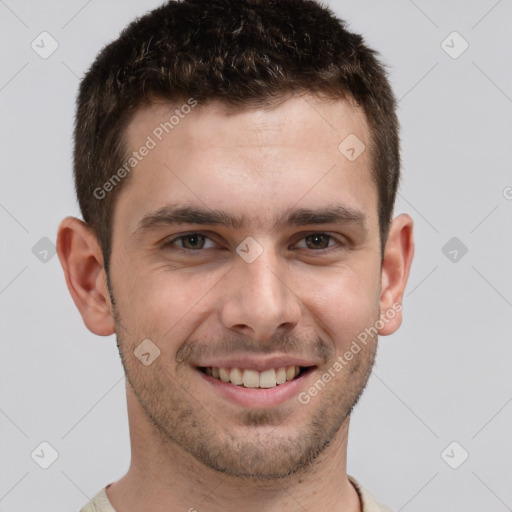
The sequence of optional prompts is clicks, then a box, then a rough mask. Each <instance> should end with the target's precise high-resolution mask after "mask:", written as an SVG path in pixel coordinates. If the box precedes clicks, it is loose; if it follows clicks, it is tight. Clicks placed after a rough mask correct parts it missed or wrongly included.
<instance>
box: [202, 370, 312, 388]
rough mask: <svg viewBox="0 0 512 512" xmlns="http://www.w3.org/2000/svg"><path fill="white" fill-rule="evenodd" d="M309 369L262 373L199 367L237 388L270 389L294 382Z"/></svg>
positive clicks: (207, 373) (209, 374)
mask: <svg viewBox="0 0 512 512" xmlns="http://www.w3.org/2000/svg"><path fill="white" fill-rule="evenodd" d="M309 368H310V367H304V366H286V367H280V368H270V369H268V370H264V371H261V372H260V371H257V370H251V369H243V368H224V367H215V366H214V367H212V366H207V367H199V370H200V371H202V372H203V373H205V374H206V375H208V376H210V377H213V378H214V379H217V380H220V381H222V382H225V383H230V384H234V385H235V386H241V387H245V388H264V389H268V388H274V387H276V386H280V385H281V384H285V383H286V382H289V381H292V380H294V379H295V378H297V377H298V376H300V375H301V374H302V373H304V372H306V371H307V370H309Z"/></svg>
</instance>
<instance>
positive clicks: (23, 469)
mask: <svg viewBox="0 0 512 512" xmlns="http://www.w3.org/2000/svg"><path fill="white" fill-rule="evenodd" d="M159 4H160V2H159V1H156V0H155V1H151V0H144V1H141V0H138V1H134V0H131V1H123V2H121V1H119V0H118V1H113V0H109V1H99V0H89V1H84V0H68V1H66V2H64V1H61V2H57V1H48V0H46V1H41V2H36V1H32V2H29V1H23V0H0V44H1V48H2V52H1V65H0V109H1V125H0V130H1V131H0V140H1V144H2V153H1V155H2V159H1V166H0V167H1V172H2V187H1V189H0V222H1V227H2V237H3V250H2V251H1V258H2V259H1V265H0V311H1V315H2V318H1V323H0V325H1V356H0V510H1V511H4V512H5V511H9V512H21V511H24V512H25V511H30V510H34V511H35V510H38V511H39V510H40V511H50V510H51V511H52V512H59V511H69V510H78V508H79V507H80V506H81V505H83V503H84V502H85V501H87V499H88V498H89V497H91V496H92V495H93V494H95V493H96V492H97V491H98V490H99V489H100V488H101V487H102V486H104V485H105V484H107V483H109V482H111V481H114V480H115V479H117V478H119V477H120V476H121V475H122V474H123V473H124V471H125V470H126V469H127V467H128V463H129V444H128V429H127V416H126V411H125V398H124V394H125V391H124V378H123V371H122V367H121V364H120V362H119V359H118V354H117V350H116V347H115V339H114V337H113V336H111V337H108V338H101V337H97V336H94V335H93V334H91V333H90V332H89V331H88V330H87V329H86V328H85V327H84V325H83V323H82V320H81V317H80V316H79V314H78V311H77V310H76V308H75V306H74V304H73V302H72V300H71V298H70V296H69V293H68V291H67V288H66V286H65V281H64V277H63V273H62V270H61V267H60V265H59V261H58V258H57V256H53V253H52V252H51V249H52V244H51V243H49V241H50V242H52V243H54V242H55V237H56V230H57V226H58V223H59V221H60V219H61V218H63V217H64V216H66V215H68V214H72V215H78V208H77V205H76V201H75V198H74V193H73V184H72V175H71V152H72V138H71V135H72V126H73V116H74V101H75V96H76V91H77V86H78V83H79V77H81V76H82V75H83V73H84V71H85V70H86V69H87V68H88V66H89V65H90V64H91V62H92V61H93V59H94V57H95V55H96V54H97V52H98V51H99V50H100V48H101V47H103V46H104V45H105V44H106V43H107V42H109V41H110V40H112V39H114V38H115V37H117V35H118V33H119V31H120V30H121V29H122V28H123V27H124V26H125V25H126V24H127V23H128V22H129V21H131V20H132V19H133V18H134V17H135V16H137V15H141V14H143V13H144V12H145V11H147V10H149V9H151V8H153V7H155V6H157V5H159ZM330 5H331V6H332V7H333V8H334V9H335V11H336V12H337V13H338V14H339V15H340V16H341V17H342V18H344V19H345V20H347V21H348V22H349V26H350V28H351V29H352V30H354V31H356V32H360V33H362V34H363V35H364V36H365V39H366V40H367V42H368V43H369V44H370V45H372V46H374V47H375V48H376V49H377V50H379V51H380V53H381V54H382V56H383V59H384V61H385V62H386V63H387V65H388V66H389V72H390V76H391V81H392V85H393V87H394V90H395V92H396V94H397V97H398V98H400V103H399V117H400V120H401V125H402V143H403V164H404V180H403V183H402V187H401V190H400V196H399V198H398V205H397V209H396V213H400V212H408V213H409V214H411V216H412V217H413V218H414V220H415V230H416V243H417V246H416V256H415V261H414V263H413V267H412V272H411V277H410V281H409V285H408V287H407V290H406V297H405V299H404V308H405V309H404V314H405V319H404V323H403V326H402V328H401V329H400V330H399V331H398V332H397V333H396V334H394V335H392V336H391V337H386V338H381V340H380V349H379V355H378V359H377V364H376V367H375V372H374V375H373V376H372V378H371V380H370V383H369V386H368V388H367V391H366V393H365V395H364V398H363V399H362V401H361V402H360V404H359V406H358V407H357V409H356V411H355V412H354V414H353V417H352V422H351V434H350V441H349V464H348V466H349V468H348V469H349V473H350V474H352V475H354V476H355V477H356V478H358V479H359V480H360V481H361V482H362V483H363V485H364V486H365V487H367V488H368V489H369V490H370V491H371V492H372V493H373V494H374V495H375V497H376V498H377V499H378V500H380V501H382V502H383V503H385V504H387V505H389V506H391V507H393V508H394V509H395V510H397V511H402V510H403V511H407V512H432V511H433V510H436V511H447V510H449V511H451V512H457V511H465V512H467V511H475V512H476V511H482V510H486V511H491V510H492V511H494V512H504V511H507V510H512V463H511V460H512V438H511V436H510V432H512V429H511V424H512V403H511V402H512V385H511V380H512V379H511V371H510V365H511V361H512V357H511V356H512V347H511V337H512V335H511V333H510V332H511V329H510V318H511V313H512V275H511V274H512V272H511V268H512V229H511V227H512V188H511V187H512V172H511V159H512V158H511V157H512V143H511V135H512V121H511V120H512V65H511V63H512V59H511V48H512V24H511V22H512V1H511V0H501V1H496V0H480V1H471V2H470V1H462V0H458V1H450V2H446V1H440V0H439V1H426V0H416V1H415V2H413V1H412V0H394V1H390V0H388V1H379V2H378V1H369V0H365V1H356V0H352V1H349V0H346V1H341V0H340V1H336V0H333V1H332V2H331V3H330ZM43 31H47V32H49V33H50V34H51V36H52V37H53V38H54V39H55V40H56V41H57V42H58V45H59V47H58V49H57V50H56V51H55V52H54V53H53V54H52V55H51V56H50V57H48V58H47V59H43V58H41V57H40V56H39V55H38V54H37V53H36V52H35V51H34V50H33V49H32V48H31V42H32V41H33V40H36V42H37V41H40V39H37V37H38V36H39V34H40V33H41V32H43ZM453 31H457V32H458V33H459V34H460V36H461V37H462V38H464V40H465V41H467V43H468V44H469V48H468V49H467V50H466V51H465V52H464V53H462V54H461V55H460V56H458V58H453V56H454V55H458V53H460V51H461V50H462V49H463V48H464V41H463V39H461V38H460V37H459V36H457V35H455V36H450V37H449V38H448V39H446V38H447V36H449V34H451V33H452V32H453ZM444 40H446V42H445V43H444V44H443V43H442V42H443V41H444ZM40 44H41V43H40ZM49 47H50V46H49V40H47V43H46V44H45V48H46V49H48V48H49ZM445 50H447V51H448V52H449V53H451V54H452V56H450V55H449V54H448V53H447V51H445ZM507 187H509V188H507ZM44 237H47V238H48V239H49V241H48V240H43V241H40V240H41V239H42V238H44ZM452 237H457V239H458V240H455V241H454V242H452V244H454V245H453V246H452V245H449V246H448V247H447V248H445V249H444V252H443V249H442V248H443V247H444V246H445V244H446V243H447V242H448V241H449V240H450V239H451V238H452ZM36 244H39V245H36ZM45 244H46V245H45ZM461 244H464V245H465V246H466V247H467V249H468V251H467V253H466V254H465V255H462V253H463V251H462V245H461ZM34 246H35V249H34V250H33V247H34ZM45 250H49V252H47V253H45V252H44V251H45ZM453 251H456V252H453ZM445 253H446V255H445ZM41 259H42V260H43V261H41ZM453 259H455V261H452V260H453ZM45 260H46V261H45ZM506 432H509V434H508V435H506ZM43 441H46V442H48V443H50V444H51V445H52V446H53V447H54V449H55V450H56V451H57V452H58V455H59V456H58V459H57V460H56V461H55V462H54V463H53V464H52V465H51V466H50V467H49V468H48V469H42V468H41V467H39V465H38V464H37V463H36V462H35V460H33V459H32V458H31V453H32V452H33V451H34V450H35V449H36V448H37V447H39V445H40V443H41V442H43ZM454 441H455V442H456V443H458V444H457V445H452V446H451V447H450V448H448V450H445V449H446V448H447V447H448V446H449V445H450V444H451V443H452V442H454ZM466 451H467V452H468V453H469V458H468V459H467V460H466V461H465V462H464V463H463V464H462V465H460V466H459V467H458V469H453V468H452V467H450V465H449V464H448V463H450V464H451V465H452V466H457V465H458V464H460V463H461V461H462V460H463V455H464V453H465V452H466ZM36 453H39V454H41V451H40V449H39V452H38V451H37V450H36ZM43 453H44V454H45V455H44V457H42V456H40V457H39V459H38V458H37V456H34V458H35V459H36V460H38V462H40V463H43V462H44V460H43V459H45V457H46V458H48V457H49V453H50V452H49V450H48V449H46V452H45V448H44V447H43ZM443 453H444V455H442V454H443ZM47 461H48V460H47Z"/></svg>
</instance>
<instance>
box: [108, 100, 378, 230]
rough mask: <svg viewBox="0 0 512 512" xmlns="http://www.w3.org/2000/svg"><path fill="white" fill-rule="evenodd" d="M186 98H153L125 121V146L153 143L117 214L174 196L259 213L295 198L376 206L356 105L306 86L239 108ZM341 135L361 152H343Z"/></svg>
mask: <svg viewBox="0 0 512 512" xmlns="http://www.w3.org/2000/svg"><path fill="white" fill-rule="evenodd" d="M190 104H191V103H190V101H188V102H187V100H184V101H183V103H175V104H172V105H170V104H168V103H160V104H152V105H151V106H148V107H144V108H141V109H139V111H138V112H137V113H136V114H135V115H134V117H133V119H132V120H131V122H130V124H129V125H128V126H127V129H126V133H125V140H126V144H127V146H128V149H129V152H132V151H138V150H140V149H141V148H143V147H144V146H151V150H150V151H145V153H146V156H144V158H143V159H141V160H140V162H138V163H137V165H136V167H134V169H133V171H132V173H131V175H130V179H129V180H128V182H127V183H126V184H125V185H126V186H125V187H123V190H122V191H121V193H120V195H119V198H118V203H120V205H121V204H122V203H123V201H126V200H127V199H126V198H128V197H129V203H130V212H128V211H127V210H126V209H123V207H122V206H121V210H123V217H124V216H125V215H127V216H129V217H133V218H132V219H131V221H132V222H135V221H136V219H135V218H134V217H135V216H136V215H135V214H137V215H138V217H139V218H140V217H141V216H143V215H145V214H147V212H148V211H150V210H152V211H154V210H155V209H156V208H158V207H162V206H165V204H166V203H168V202H176V200H178V201H182V202H184V203H185V202H186V203H187V204H190V203H193V202H195V203H196V204H202V206H203V207H204V206H206V207H208V208H212V209H213V208H218V209H224V210H226V211H227V210H230V209H231V211H232V213H233V214H234V215H235V214H240V213H241V210H242V209H243V210H244V211H243V212H242V213H243V214H244V216H245V217H248V218H252V219H254V221H255V222H257V221H258V219H263V218H265V212H267V213H268V217H266V218H267V219H270V217H271V216H272V218H273V219H274V218H275V212H276V211H277V210H283V209H289V208H291V207H292V205H293V204H297V203H299V202H300V203H301V204H300V206H303V207H308V206H313V205H312V204H308V202H310V203H315V202H316V203H317V204H318V203H319V202H321V201H322V200H325V202H327V203H330V204H342V205H343V206H346V207H348V208H358V209H361V207H362V206H363V205H364V203H369V204H370V205H372V203H375V210H376V197H377V194H376V187H375V185H374V183H373V180H372V178H371V174H370V155H369V151H366V150H362V149H361V148H364V147H365V146H366V147H368V145H369V129H368V125H367V121H366V117H365V115H364V113H363V112H362V110H361V109H359V108H358V107H357V106H355V105H353V104H350V103H348V102H346V101H336V102H333V101H329V102H328V101H325V100H320V99H319V98H317V97H315V96H311V95H305V96H297V97H293V98H290V99H288V100H286V101H284V102H283V103H281V104H280V105H279V106H277V107H274V108H252V109H242V110H238V111H236V112H230V111H228V110H227V109H226V107H225V105H224V104H222V103H220V102H211V103H209V104H206V105H201V106H195V107H190V106H189V105H190ZM347 140H348V141H349V144H348V146H354V141H356V144H360V145H359V146H357V147H355V149H356V150H357V152H359V151H361V150H362V153H361V154H360V156H359V157H358V158H357V159H350V158H347V153H346V149H347V147H345V146H347V144H346V143H345V141H347ZM348 149H350V147H349V148H348ZM343 151H345V153H344V152H343ZM348 156H351V154H350V153H348ZM327 196H329V197H327ZM123 197H124V198H125V199H123ZM322 198H323V199H322ZM372 206H373V205H372ZM251 208H252V209H251ZM366 209H368V206H367V207H366ZM262 222H263V220H262Z"/></svg>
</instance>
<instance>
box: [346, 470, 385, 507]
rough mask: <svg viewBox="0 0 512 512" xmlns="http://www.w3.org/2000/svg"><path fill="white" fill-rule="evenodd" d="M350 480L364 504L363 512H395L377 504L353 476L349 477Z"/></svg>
mask: <svg viewBox="0 0 512 512" xmlns="http://www.w3.org/2000/svg"><path fill="white" fill-rule="evenodd" d="M348 479H349V480H350V482H351V484H352V485H353V486H354V487H355V489H356V491H357V493H358V494H359V498H360V499H361V503H362V512H393V510H392V509H390V508H388V507H386V506H385V505H381V504H379V503H377V502H376V501H375V500H374V499H373V497H372V496H371V495H370V493H369V492H368V491H367V490H366V489H365V488H364V487H363V486H362V485H361V484H360V483H359V482H358V481H357V480H356V479H355V478H354V477H352V476H350V475H348Z"/></svg>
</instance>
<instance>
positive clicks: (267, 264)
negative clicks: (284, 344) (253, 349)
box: [220, 248, 303, 341]
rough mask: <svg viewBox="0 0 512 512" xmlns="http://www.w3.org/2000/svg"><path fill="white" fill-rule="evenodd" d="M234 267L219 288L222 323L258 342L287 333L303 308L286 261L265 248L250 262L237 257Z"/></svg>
mask: <svg viewBox="0 0 512 512" xmlns="http://www.w3.org/2000/svg"><path fill="white" fill-rule="evenodd" d="M235 266H236V268H234V269H233V270H232V271H231V272H229V274H228V276H227V279H226V282H225V284H224V287H223V289H224V291H225V294H224V301H223V303H222V307H221V310H220V316H221V322H222V324H223V325H224V326H225V327H227V328H229V329H232V330H235V331H237V332H239V333H241V334H244V335H247V336H249V337H251V338H254V339H255V340H258V341H263V340H268V339H270V338H272V336H275V335H277V334H279V335H284V334H288V333H289V332H291V331H292V330H293V329H294V328H295V327H296V326H297V324H298V323H299V320H300V317H301V314H302V308H303V305H302V302H301V300H300V298H299V290H297V289H294V287H295V288H296V286H294V283H293V282H292V281H291V276H290V272H289V269H288V265H287V262H286V261H280V260H279V258H278V257H277V256H276V254H275V251H272V250H271V249H269V248H265V249H264V250H263V252H262V253H261V254H260V255H259V256H258V258H256V260H254V261H253V262H252V263H247V262H246V261H244V259H242V258H240V259H239V260H238V261H236V263H235ZM277 331H282V332H279V333H278V332H277Z"/></svg>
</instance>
